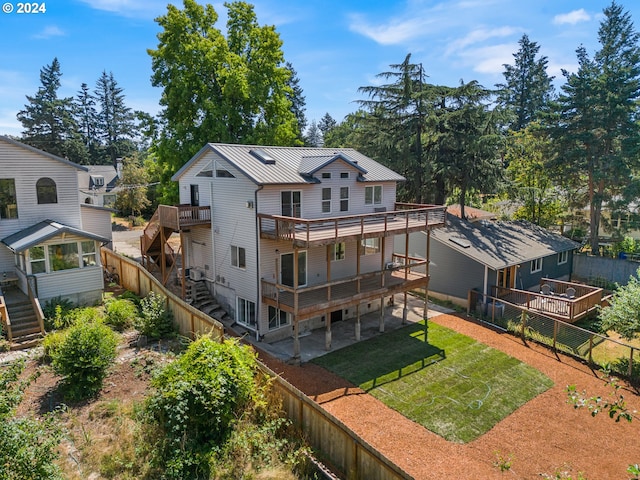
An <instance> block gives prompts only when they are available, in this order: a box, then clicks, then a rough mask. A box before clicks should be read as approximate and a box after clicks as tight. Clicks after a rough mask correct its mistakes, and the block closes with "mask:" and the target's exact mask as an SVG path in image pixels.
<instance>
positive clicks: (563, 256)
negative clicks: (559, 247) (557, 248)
mask: <svg viewBox="0 0 640 480" xmlns="http://www.w3.org/2000/svg"><path fill="white" fill-rule="evenodd" d="M568 261H569V251H568V250H565V251H564V252H560V253H558V265H562V264H565V263H567V262H568Z"/></svg>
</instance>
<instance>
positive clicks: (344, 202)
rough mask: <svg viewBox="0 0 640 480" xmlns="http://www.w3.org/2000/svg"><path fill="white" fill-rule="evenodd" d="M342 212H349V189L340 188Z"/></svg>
mask: <svg viewBox="0 0 640 480" xmlns="http://www.w3.org/2000/svg"><path fill="white" fill-rule="evenodd" d="M340 211H341V212H348V211H349V187H340Z"/></svg>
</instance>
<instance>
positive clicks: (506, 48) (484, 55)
mask: <svg viewBox="0 0 640 480" xmlns="http://www.w3.org/2000/svg"><path fill="white" fill-rule="evenodd" d="M513 52H514V45H513V44H511V43H505V44H500V45H491V46H488V47H481V48H471V49H468V50H466V51H464V52H462V53H460V55H459V56H460V58H461V59H462V61H463V63H465V65H466V66H468V67H471V68H472V70H473V71H474V72H477V73H482V74H486V75H491V76H494V77H496V76H498V75H501V74H502V72H504V65H505V64H510V63H513ZM485 86H486V87H489V86H490V85H485Z"/></svg>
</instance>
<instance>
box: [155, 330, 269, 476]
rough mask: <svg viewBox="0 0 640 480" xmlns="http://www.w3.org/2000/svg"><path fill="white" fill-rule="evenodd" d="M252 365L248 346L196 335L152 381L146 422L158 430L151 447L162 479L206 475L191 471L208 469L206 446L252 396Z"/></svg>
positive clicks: (223, 433)
mask: <svg viewBox="0 0 640 480" xmlns="http://www.w3.org/2000/svg"><path fill="white" fill-rule="evenodd" d="M256 366H257V363H256V357H255V353H253V351H252V349H251V348H250V347H247V346H241V345H239V344H238V342H237V341H235V340H227V341H225V342H224V343H218V342H217V341H215V340H213V339H212V338H210V337H201V338H200V339H198V340H196V341H195V342H193V343H192V344H191V345H190V346H189V348H188V349H187V351H186V352H185V354H184V355H183V356H182V357H180V358H179V359H178V360H176V361H175V362H173V363H171V364H169V365H167V366H166V367H165V368H164V369H163V370H162V371H161V372H160V373H159V375H157V376H156V377H155V378H154V379H153V381H152V385H153V386H154V387H155V388H156V392H155V393H154V394H152V395H151V396H149V397H148V398H147V403H146V412H147V420H148V422H149V423H150V424H152V425H155V426H156V427H157V428H158V429H159V430H160V432H161V434H160V435H158V436H156V437H155V438H157V439H161V440H158V443H159V445H157V446H156V447H155V448H153V451H154V452H155V454H156V455H157V458H156V460H155V463H157V464H158V466H159V467H160V469H161V470H162V471H164V472H165V476H166V477H167V478H176V479H177V478H209V476H208V475H206V474H205V475H204V476H202V475H196V472H200V473H201V474H202V473H205V472H208V470H209V456H210V453H211V449H212V448H214V447H216V446H217V445H220V444H222V443H224V441H225V440H226V439H227V437H228V436H229V434H230V432H231V430H232V427H233V424H234V422H235V420H236V419H237V418H238V417H239V416H240V413H241V412H242V410H243V408H244V407H245V406H246V405H248V404H249V402H250V401H251V400H252V399H253V398H255V397H257V393H258V392H257V387H256V383H255V381H254V375H255V371H256Z"/></svg>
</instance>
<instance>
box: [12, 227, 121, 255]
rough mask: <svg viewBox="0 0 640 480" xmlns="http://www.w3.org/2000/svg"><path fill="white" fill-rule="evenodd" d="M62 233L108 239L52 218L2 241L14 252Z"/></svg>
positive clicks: (99, 239) (101, 239)
mask: <svg viewBox="0 0 640 480" xmlns="http://www.w3.org/2000/svg"><path fill="white" fill-rule="evenodd" d="M63 233H71V234H74V235H77V236H79V237H85V238H91V239H93V240H98V241H100V242H105V243H107V242H109V241H110V240H109V239H108V238H105V237H101V236H100V235H96V234H95V233H91V232H85V231H84V230H80V229H79V228H74V227H70V226H69V225H64V224H62V223H58V222H54V221H53V220H43V221H42V222H39V223H36V224H35V225H32V226H30V227H27V228H25V229H24V230H20V231H19V232H16V233H13V234H11V235H9V236H8V237H5V238H3V239H2V243H4V244H5V245H6V246H7V247H8V248H9V249H10V250H11V251H12V252H14V253H15V252H23V251H25V250H27V249H29V248H31V247H33V246H35V245H38V244H40V243H42V242H44V241H46V240H49V239H50V238H53V237H55V236H58V235H62V234H63Z"/></svg>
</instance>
